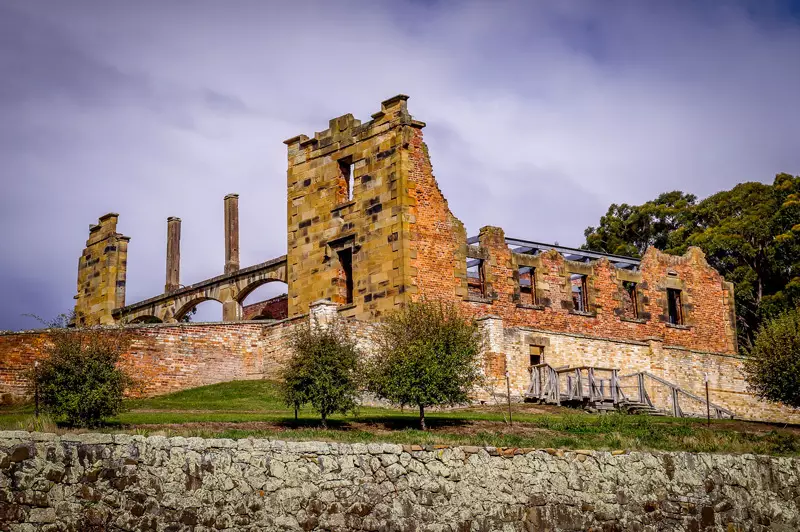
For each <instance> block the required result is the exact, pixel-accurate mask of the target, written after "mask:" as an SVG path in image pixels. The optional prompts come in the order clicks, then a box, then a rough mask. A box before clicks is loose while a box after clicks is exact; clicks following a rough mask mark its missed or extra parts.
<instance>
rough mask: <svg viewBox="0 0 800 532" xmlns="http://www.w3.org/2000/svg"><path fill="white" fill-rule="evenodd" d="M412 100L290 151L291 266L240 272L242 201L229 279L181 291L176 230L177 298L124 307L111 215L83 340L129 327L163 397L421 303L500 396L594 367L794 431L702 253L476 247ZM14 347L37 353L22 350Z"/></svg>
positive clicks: (250, 374) (90, 280)
mask: <svg viewBox="0 0 800 532" xmlns="http://www.w3.org/2000/svg"><path fill="white" fill-rule="evenodd" d="M407 100H408V97H406V96H403V95H399V96H395V97H394V98H390V99H388V100H386V101H384V102H382V104H381V108H380V110H379V111H378V112H376V113H375V114H373V115H372V117H371V120H369V121H363V122H362V121H360V120H357V119H355V118H354V117H353V116H352V115H350V114H346V115H343V116H340V117H338V118H334V119H332V120H330V122H329V124H328V128H327V129H325V130H323V131H320V132H317V133H315V134H314V135H313V136H311V137H309V136H306V135H297V136H295V137H292V138H290V139H288V140H286V141H285V144H286V146H287V162H288V171H287V181H286V190H287V196H286V200H287V229H286V255H285V256H282V257H277V258H274V259H271V260H268V261H266V262H263V263H260V264H256V265H251V266H246V267H242V266H241V265H240V264H239V244H238V197H237V196H236V195H233V194H232V195H229V196H226V197H225V199H224V208H225V249H226V261H225V265H224V271H223V272H222V273H221V274H220V275H219V276H217V277H214V278H211V279H207V280H205V281H201V282H199V283H195V284H193V285H191V286H186V287H183V286H182V285H181V284H180V275H179V272H180V224H181V221H180V219H178V218H170V219H169V220H168V221H167V235H168V238H167V260H166V279H165V291H164V293H162V294H159V295H156V296H154V297H152V298H149V299H146V300H144V301H140V302H134V303H127V302H126V301H125V283H126V276H125V265H126V256H127V252H128V243H129V242H128V241H129V239H128V237H126V236H123V235H121V234H120V233H118V232H117V230H116V224H117V218H118V216H117V215H116V214H107V215H105V216H103V217H101V218H100V220H99V223H98V224H97V225H95V226H92V227H91V229H90V234H89V239H88V240H87V242H86V248H85V250H84V252H83V254H82V255H81V258H80V262H79V268H78V294H77V296H76V305H75V311H76V319H77V323H76V324H77V325H78V326H87V325H96V324H115V323H123V324H128V326H129V327H130V328H131V329H132V330H135V331H136V335H137V338H138V339H137V340H136V342H134V347H133V348H132V350H131V353H130V354H129V356H128V360H129V361H130V363H131V364H134V365H136V366H137V368H140V372H141V373H143V374H145V375H147V377H148V380H149V381H148V382H149V384H148V393H161V392H165V391H171V390H174V389H179V388H181V387H187V386H195V385H200V384H207V383H211V382H218V381H220V380H228V379H233V378H262V377H264V376H267V377H269V376H272V375H274V372H275V371H276V368H278V367H280V364H281V362H282V360H283V359H284V358H285V356H286V355H285V353H284V351H285V349H284V346H283V344H282V342H283V341H284V338H285V336H286V331H287V330H289V329H290V328H291V324H292V323H296V322H297V320H300V319H303V317H304V316H307V315H308V314H309V312H312V313H313V312H316V313H319V314H320V315H325V316H328V317H330V316H332V315H336V316H339V317H341V318H346V319H348V321H349V323H351V325H352V326H353V327H354V328H355V329H357V330H358V331H359V333H360V336H361V337H363V338H368V337H369V333H370V331H371V328H372V327H373V325H374V323H375V322H376V321H379V320H380V318H381V316H382V315H383V314H385V313H386V312H388V311H391V310H393V309H395V308H398V307H399V306H401V305H403V304H404V303H405V302H408V301H412V300H416V299H418V298H421V297H424V298H428V299H439V300H446V301H450V302H453V303H455V304H457V305H458V306H459V307H460V308H461V309H462V310H463V311H464V312H465V313H466V314H468V315H471V316H474V317H475V318H478V319H479V320H480V321H481V323H482V325H483V326H484V328H485V330H486V332H487V338H488V343H487V352H486V354H485V364H486V365H485V367H486V372H487V374H488V375H489V377H490V382H494V383H495V384H496V385H497V386H500V385H501V384H502V388H503V389H504V388H505V381H504V378H505V375H506V372H508V375H509V379H510V383H511V388H512V395H516V396H520V395H524V394H525V393H526V391H528V390H529V389H530V386H531V379H532V373H531V366H537V365H540V364H548V365H550V366H552V367H554V368H563V367H565V366H568V367H575V368H579V367H583V366H593V367H597V368H615V369H618V370H619V372H618V373H617V375H618V376H619V377H620V378H621V377H623V376H624V375H625V374H632V373H636V372H647V373H648V374H651V375H654V376H655V377H657V378H658V379H663V380H666V381H669V382H670V383H674V384H675V385H676V386H680V387H682V388H683V389H684V390H687V391H689V392H692V393H695V394H697V393H700V390H701V388H702V386H703V380H704V377H705V376H706V375H707V376H708V379H709V382H710V389H711V390H712V395H713V400H714V402H715V403H716V404H718V405H722V406H723V407H725V408H727V409H730V410H732V411H733V412H734V413H735V414H736V415H737V416H741V417H751V418H771V419H778V418H786V417H787V416H794V415H795V414H794V413H792V412H789V411H787V410H781V409H779V408H777V407H774V406H771V405H767V404H764V403H761V402H759V401H757V400H756V399H755V398H753V397H752V396H750V395H749V394H748V393H747V389H746V383H745V381H744V376H743V374H742V372H741V358H740V357H739V355H738V354H737V346H736V331H735V313H734V299H733V286H732V285H731V284H730V283H728V282H726V281H725V280H724V279H723V278H722V276H721V275H720V274H719V273H718V272H716V271H715V270H714V269H713V268H711V267H710V266H709V265H708V263H707V262H706V260H705V257H704V255H703V253H702V251H701V250H700V249H697V248H690V249H689V251H688V252H687V253H686V254H685V255H684V256H671V255H666V254H664V253H662V252H660V251H658V250H656V249H653V248H651V249H649V250H648V251H647V252H646V253H645V255H644V257H643V258H642V259H641V260H639V259H633V258H629V257H620V256H614V255H606V254H602V253H595V252H589V251H585V250H578V249H571V248H566V247H562V246H557V245H549V244H544V243H541V242H537V241H533V240H527V239H519V238H511V237H509V236H506V235H505V234H504V232H503V230H502V229H500V228H498V227H484V228H482V229H481V230H480V232H479V234H478V235H477V236H474V237H468V235H467V233H466V231H465V229H464V225H463V224H462V223H461V222H460V221H459V219H458V218H457V217H456V216H455V214H454V213H452V212H451V211H450V209H449V207H448V203H447V200H446V199H445V197H444V195H443V194H442V191H441V190H440V188H439V186H438V184H437V182H436V179H435V178H434V175H433V172H432V168H431V163H430V159H429V156H428V151H427V147H426V145H425V143H424V142H423V129H424V127H425V123H424V122H420V121H419V120H415V119H414V118H412V117H411V115H410V114H409V112H408V109H407ZM514 236H516V235H514ZM522 236H528V235H522ZM273 281H282V282H285V283H286V285H287V287H288V294H287V295H286V296H284V297H278V298H273V299H272V300H270V301H267V302H262V303H259V304H256V305H251V306H248V307H244V308H243V305H242V302H243V301H244V298H245V297H247V296H248V295H249V294H250V293H252V291H253V290H255V289H256V288H257V287H259V286H261V285H263V284H264V283H269V282H273ZM208 299H214V300H217V301H219V302H221V303H222V305H223V320H224V321H223V322H220V323H216V324H207V323H204V324H187V323H181V322H180V320H181V318H182V317H183V316H185V315H186V313H187V312H189V311H190V310H191V309H192V308H194V307H195V306H196V305H197V304H198V303H199V302H202V301H204V300H208ZM251 318H271V319H267V320H263V319H262V320H252V319H251ZM30 334H34V333H30ZM10 336H14V335H10ZM16 337H21V335H16V336H15V338H16ZM2 341H5V343H6V344H10V343H13V342H12V340H11V339H9V338H8V337H7V338H0V352H2V349H3V344H2ZM14 341H16V342H17V343H16V344H15V345H16V349H17V352H21V351H25V349H24V348H21V347H19V346H20V345H22V344H25V341H23V340H19V338H17V340H14ZM365 341H366V340H365ZM28 343H30V342H28ZM7 349H11V348H10V347H7ZM212 366H213V368H214V371H211V370H210V369H209V368H210V367H212ZM6 373H7V375H6V384H7V385H8V386H11V384H9V383H10V382H11V381H13V378H12V377H9V376H8V374H10V373H9V372H8V371H7V372H6ZM11 373H13V371H12V372H11ZM2 375H3V373H2V371H0V378H2ZM0 382H3V381H2V380H0ZM653 393H655V392H653Z"/></svg>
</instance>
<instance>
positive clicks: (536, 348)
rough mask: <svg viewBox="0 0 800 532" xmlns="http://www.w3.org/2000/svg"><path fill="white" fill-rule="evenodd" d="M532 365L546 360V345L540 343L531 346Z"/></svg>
mask: <svg viewBox="0 0 800 532" xmlns="http://www.w3.org/2000/svg"><path fill="white" fill-rule="evenodd" d="M529 349H530V351H529V352H530V361H531V366H536V365H538V364H541V363H543V362H544V347H542V346H540V345H532V346H529Z"/></svg>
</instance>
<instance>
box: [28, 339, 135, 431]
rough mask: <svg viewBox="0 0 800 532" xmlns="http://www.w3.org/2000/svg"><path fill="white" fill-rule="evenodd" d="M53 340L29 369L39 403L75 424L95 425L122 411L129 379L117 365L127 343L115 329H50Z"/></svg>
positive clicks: (48, 410) (55, 414)
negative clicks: (36, 389)
mask: <svg viewBox="0 0 800 532" xmlns="http://www.w3.org/2000/svg"><path fill="white" fill-rule="evenodd" d="M51 340H52V344H51V345H50V346H49V347H47V348H46V356H45V358H44V359H42V360H40V361H39V365H38V367H35V368H33V369H32V370H31V371H30V374H29V376H30V381H31V385H32V386H35V385H37V384H38V388H39V400H40V401H41V404H42V408H43V409H44V410H45V411H46V412H49V413H50V414H52V415H53V416H54V417H55V418H56V419H60V420H63V421H66V422H67V423H68V424H70V425H73V426H79V427H96V426H97V425H99V424H100V423H101V422H102V421H103V419H105V418H107V417H111V416H114V415H117V414H118V413H119V412H120V411H121V410H122V406H123V404H122V400H123V396H124V394H125V391H126V390H127V389H128V388H129V387H130V386H132V385H133V379H132V378H131V377H130V376H129V375H128V374H127V372H126V371H125V370H124V369H123V368H121V367H119V365H118V363H119V361H120V357H121V355H122V353H123V352H124V350H125V347H126V346H127V344H128V339H127V336H126V335H125V333H124V332H122V331H120V330H107V329H106V330H100V329H83V330H76V331H69V330H64V329H55V330H52V332H51Z"/></svg>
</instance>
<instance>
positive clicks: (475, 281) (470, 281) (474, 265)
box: [467, 258, 486, 298]
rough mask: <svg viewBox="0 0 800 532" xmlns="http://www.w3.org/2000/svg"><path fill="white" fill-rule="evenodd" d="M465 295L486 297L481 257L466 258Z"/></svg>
mask: <svg viewBox="0 0 800 532" xmlns="http://www.w3.org/2000/svg"><path fill="white" fill-rule="evenodd" d="M467 295H469V296H470V297H480V298H483V297H486V282H485V278H484V273H483V259H470V258H468V259H467Z"/></svg>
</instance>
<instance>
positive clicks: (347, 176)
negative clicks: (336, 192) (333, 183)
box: [339, 157, 356, 201]
mask: <svg viewBox="0 0 800 532" xmlns="http://www.w3.org/2000/svg"><path fill="white" fill-rule="evenodd" d="M355 166H356V165H355V163H354V162H353V158H352V157H345V158H344V159H339V175H340V176H341V179H342V183H343V186H344V195H343V196H344V201H350V200H352V199H353V187H354V179H355Z"/></svg>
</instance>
